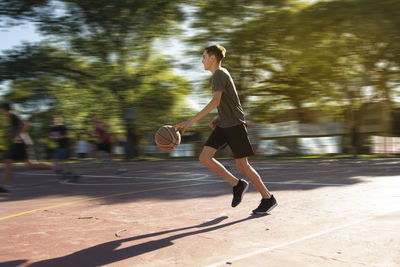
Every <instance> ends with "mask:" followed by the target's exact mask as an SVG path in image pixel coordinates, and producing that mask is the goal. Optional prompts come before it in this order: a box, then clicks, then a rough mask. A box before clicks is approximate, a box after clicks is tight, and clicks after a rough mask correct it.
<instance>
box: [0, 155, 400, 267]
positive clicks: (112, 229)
mask: <svg viewBox="0 0 400 267" xmlns="http://www.w3.org/2000/svg"><path fill="white" fill-rule="evenodd" d="M222 162H223V164H225V165H226V166H228V168H229V170H230V171H232V172H233V173H234V174H235V175H237V176H238V177H241V178H244V177H243V176H242V175H240V173H238V172H237V171H236V168H235V166H233V164H232V162H231V161H222ZM250 162H251V164H252V165H253V167H254V168H255V169H256V170H257V171H258V172H259V173H260V175H261V176H262V178H263V181H264V182H265V184H266V186H267V187H268V188H269V189H270V190H271V191H272V193H273V194H274V196H275V197H276V199H277V201H278V206H277V207H276V208H275V209H274V210H272V211H271V212H270V214H268V215H265V216H252V215H251V211H252V210H253V209H255V208H256V207H257V206H258V204H259V201H260V195H259V194H258V192H256V191H255V190H254V187H252V186H250V187H249V190H248V192H247V193H246V194H245V195H244V198H243V201H242V203H241V204H240V205H239V206H238V207H236V208H231V206H230V203H231V200H232V188H231V187H230V185H229V184H228V183H227V182H225V181H224V180H222V179H221V178H219V177H218V176H216V175H215V174H213V173H212V172H211V171H209V170H208V169H207V168H206V167H204V166H202V165H201V164H200V163H199V162H197V161H156V162H139V161H137V162H127V163H123V167H124V168H127V169H128V172H127V173H125V174H123V175H120V176H119V175H116V174H115V170H114V169H112V168H109V167H106V166H105V167H104V166H101V164H96V163H93V164H90V165H88V166H86V167H79V168H78V167H77V169H78V171H79V172H80V173H81V174H83V176H82V178H81V179H80V180H79V181H77V182H65V181H63V182H62V181H59V177H58V176H56V175H55V174H54V173H53V172H51V171H33V170H29V169H27V168H25V167H22V166H19V167H15V168H14V171H15V172H14V187H13V188H12V190H13V193H12V194H11V195H9V196H0V236H1V239H0V266H69V267H71V266H246V267H247V266H400V159H359V160H357V159H352V160H350V159H320V160H317V159H315V160H314V159H313V160H265V161H250ZM1 172H3V169H1Z"/></svg>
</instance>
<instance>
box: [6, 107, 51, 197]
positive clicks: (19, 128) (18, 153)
mask: <svg viewBox="0 0 400 267" xmlns="http://www.w3.org/2000/svg"><path fill="white" fill-rule="evenodd" d="M2 108H3V110H4V112H5V114H6V116H8V117H9V119H10V129H9V131H10V132H9V134H8V135H6V136H4V137H5V138H7V141H8V150H7V153H6V155H5V160H4V161H5V170H4V177H3V184H4V185H3V186H0V193H2V194H8V193H10V190H9V187H10V185H11V184H12V179H13V175H12V165H13V163H14V162H16V161H25V163H26V165H27V166H28V167H29V168H31V169H36V170H51V169H52V168H53V165H52V164H50V163H44V162H37V161H34V160H33V159H29V157H28V146H30V145H33V143H32V140H30V138H29V135H28V133H27V132H28V129H29V123H28V122H27V121H26V120H24V119H22V118H21V117H20V116H19V115H17V114H16V113H15V111H14V110H13V108H12V104H11V103H3V104H2Z"/></svg>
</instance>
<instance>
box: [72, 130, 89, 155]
mask: <svg viewBox="0 0 400 267" xmlns="http://www.w3.org/2000/svg"><path fill="white" fill-rule="evenodd" d="M75 152H76V155H77V156H78V159H85V158H86V157H87V156H88V152H89V143H88V141H86V138H85V137H84V135H82V134H80V135H79V136H78V142H76V148H75Z"/></svg>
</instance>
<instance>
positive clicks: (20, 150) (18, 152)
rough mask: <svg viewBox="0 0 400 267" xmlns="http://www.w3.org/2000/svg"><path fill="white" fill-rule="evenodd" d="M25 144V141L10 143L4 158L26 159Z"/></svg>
mask: <svg viewBox="0 0 400 267" xmlns="http://www.w3.org/2000/svg"><path fill="white" fill-rule="evenodd" d="M26 150H27V146H26V144H25V143H12V144H10V146H9V148H8V151H7V154H6V156H5V158H6V159H12V160H15V161H23V160H26V159H28V153H27V151H26Z"/></svg>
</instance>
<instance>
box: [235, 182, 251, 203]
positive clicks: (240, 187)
mask: <svg viewBox="0 0 400 267" xmlns="http://www.w3.org/2000/svg"><path fill="white" fill-rule="evenodd" d="M247 188H249V183H248V182H246V181H244V180H242V179H239V182H238V184H237V185H235V186H234V187H233V199H232V207H236V206H237V205H239V203H240V202H241V201H242V198H243V195H244V193H245V192H246V190H247Z"/></svg>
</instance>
